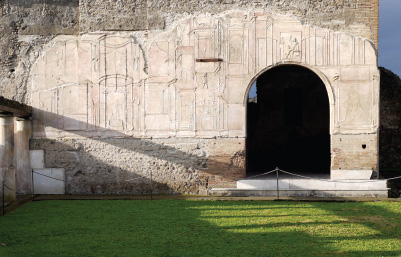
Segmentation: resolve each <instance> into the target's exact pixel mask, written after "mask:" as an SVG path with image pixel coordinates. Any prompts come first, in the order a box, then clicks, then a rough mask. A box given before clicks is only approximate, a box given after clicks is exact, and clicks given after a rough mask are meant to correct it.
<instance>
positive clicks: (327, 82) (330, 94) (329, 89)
mask: <svg viewBox="0 0 401 257" xmlns="http://www.w3.org/2000/svg"><path fill="white" fill-rule="evenodd" d="M285 65H296V66H301V67H304V68H306V69H308V70H310V71H311V72H313V73H315V74H316V75H317V76H318V77H319V78H320V79H321V80H322V82H323V84H324V86H325V88H326V92H327V95H328V97H329V105H330V134H332V133H333V126H334V113H335V97H334V92H333V87H332V85H331V83H330V80H329V79H328V78H327V76H326V75H325V74H324V73H323V72H322V71H320V70H319V69H317V68H315V67H312V66H310V65H307V64H305V63H300V62H281V63H276V64H274V65H270V66H267V67H266V68H264V69H262V70H260V71H259V72H257V73H256V74H255V75H254V76H253V77H252V78H251V80H250V82H249V84H248V85H247V87H246V90H245V93H244V98H243V105H244V107H245V114H246V113H247V102H248V96H249V91H250V90H251V88H252V85H253V84H254V83H255V82H256V80H257V79H258V78H259V77H260V76H261V75H262V74H264V73H265V72H267V71H269V70H271V69H273V68H276V67H280V66H285ZM245 122H246V118H245ZM246 133H247V131H246V130H245V134H246Z"/></svg>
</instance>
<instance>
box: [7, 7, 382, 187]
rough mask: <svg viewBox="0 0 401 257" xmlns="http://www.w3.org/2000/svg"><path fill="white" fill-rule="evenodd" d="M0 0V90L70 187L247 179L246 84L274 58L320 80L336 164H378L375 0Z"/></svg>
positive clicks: (48, 164)
mask: <svg viewBox="0 0 401 257" xmlns="http://www.w3.org/2000/svg"><path fill="white" fill-rule="evenodd" d="M0 5H1V7H2V16H1V20H0V25H1V26H3V28H4V29H3V30H1V32H0V33H3V35H2V37H1V41H0V47H1V49H2V52H1V53H0V59H1V61H0V64H1V71H0V72H1V73H0V94H1V95H3V96H5V97H8V98H11V99H16V100H19V101H22V102H25V103H28V104H30V105H32V106H33V107H34V109H33V136H34V138H33V139H32V141H31V148H32V149H44V150H45V151H46V168H60V167H62V168H65V172H66V178H67V192H68V193H146V192H148V191H147V190H148V187H147V185H148V183H147V180H148V179H149V176H148V175H149V171H150V170H153V171H155V172H156V173H155V180H156V181H157V183H159V184H158V186H157V187H156V188H157V190H158V191H157V192H169V193H172V192H177V193H190V192H191V193H199V192H204V190H205V189H206V188H208V187H211V186H210V185H211V183H216V182H219V181H220V182H221V181H232V180H233V179H236V178H239V177H244V176H245V159H244V158H245V145H244V142H245V137H246V99H247V93H248V90H249V87H250V85H251V84H252V82H253V81H254V80H255V79H256V78H257V77H258V76H259V75H260V74H261V73H262V72H264V71H266V70H267V69H269V68H271V67H274V66H277V65H282V64H296V65H302V66H304V67H307V68H309V69H310V70H312V71H313V72H315V73H316V74H318V76H319V77H320V78H321V79H322V81H323V82H324V84H325V86H326V89H327V91H328V95H329V99H330V133H331V134H332V135H333V137H337V136H338V137H340V136H342V135H345V136H344V138H349V140H348V141H347V142H346V143H344V144H343V143H338V142H337V141H335V142H334V141H333V142H334V143H333V144H332V151H333V150H335V151H336V152H335V156H332V160H334V161H333V162H332V169H337V168H338V169H342V168H344V169H375V161H374V158H373V157H375V156H377V148H370V147H371V145H373V144H374V141H375V140H377V139H376V138H377V127H378V102H379V99H378V96H379V94H378V88H379V87H378V78H379V74H378V71H377V54H376V48H377V19H378V1H377V0H320V1H310V0H296V1H294V0H291V1H290V0H264V1H244V0H224V1H209V0H196V1H195V0H192V1H179V0H169V1H150V0H148V1H136V0H125V1H122V0H116V1H100V0H80V1H78V0H75V1H69V0H33V1H24V0H16V1H11V0H3V1H0ZM338 141H339V142H341V140H340V139H339V140H338ZM354 143H355V145H357V146H355V145H354ZM362 144H367V145H368V147H369V148H367V149H368V151H371V152H370V154H369V155H367V157H366V155H364V153H365V152H367V151H365V152H362V153H360V152H359V151H361V150H355V151H354V150H353V149H356V147H360V145H362ZM350 145H352V146H350ZM347 147H349V149H348V148H347ZM358 149H359V148H358ZM360 155H363V156H364V157H362V159H361V163H360V164H359V165H357V163H356V161H354V160H355V158H359V156H360ZM336 158H337V159H336ZM372 158H373V159H372ZM336 160H338V161H336ZM135 176H139V177H141V179H142V182H143V183H142V184H131V182H127V181H130V179H134V178H135ZM173 178H178V179H179V180H177V181H176V182H171V181H168V180H171V179H173ZM184 180H185V181H187V182H188V181H191V183H187V184H184V185H183V184H182V183H183V182H182V181H184ZM102 181H103V184H102V183H101V182H102ZM104 181H107V183H106V182H104ZM132 181H134V180H132ZM135 181H136V180H135ZM198 181H200V182H202V183H205V184H204V185H203V184H202V187H200V186H198V185H200V183H198V184H197V183H195V184H194V183H192V182H198ZM109 182H110V183H109ZM108 183H109V184H108ZM113 183H114V184H113ZM132 183H136V182H132ZM95 184H96V185H95ZM133 185H134V186H133ZM218 186H224V182H223V183H220V184H219V185H218ZM116 188H120V189H118V190H117V189H116Z"/></svg>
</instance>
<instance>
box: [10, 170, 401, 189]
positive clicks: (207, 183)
mask: <svg viewBox="0 0 401 257" xmlns="http://www.w3.org/2000/svg"><path fill="white" fill-rule="evenodd" d="M277 171H279V172H283V173H285V174H288V175H291V176H295V177H300V178H305V179H309V180H318V181H324V182H335V183H372V182H373V183H375V182H381V181H379V180H366V181H357V182H356V181H343V180H330V179H318V178H312V177H308V176H304V175H299V174H295V173H291V172H288V171H285V170H281V169H278V168H276V169H274V170H271V171H268V172H265V173H262V174H259V175H255V176H252V177H247V178H243V179H233V180H225V181H189V180H178V179H174V180H170V181H165V182H164V183H168V182H181V183H190V184H206V185H213V184H221V183H234V182H237V181H239V180H249V179H253V178H256V177H260V176H264V175H268V174H271V173H273V172H277ZM33 173H36V174H38V175H41V176H44V177H47V178H50V179H54V180H57V181H61V182H67V181H66V180H62V179H58V178H54V177H51V176H48V175H45V174H42V173H39V172H36V171H33ZM399 178H401V176H399V177H393V178H389V179H385V180H394V179H399ZM144 179H150V178H147V177H138V178H133V179H127V180H123V181H113V182H103V183H96V185H107V184H116V183H117V184H118V183H122V182H130V181H136V180H144ZM74 183H78V184H79V183H81V184H88V183H90V182H74ZM5 186H6V185H5ZM6 187H7V186H6ZM7 188H8V189H9V190H13V189H10V188H9V187H7Z"/></svg>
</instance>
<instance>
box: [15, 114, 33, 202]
mask: <svg viewBox="0 0 401 257" xmlns="http://www.w3.org/2000/svg"><path fill="white" fill-rule="evenodd" d="M31 133H32V131H31V121H30V120H24V119H19V118H16V126H15V137H14V163H15V184H16V190H17V192H16V193H17V194H18V195H27V194H31V192H32V190H31V184H32V174H31V168H30V163H29V139H30V138H31Z"/></svg>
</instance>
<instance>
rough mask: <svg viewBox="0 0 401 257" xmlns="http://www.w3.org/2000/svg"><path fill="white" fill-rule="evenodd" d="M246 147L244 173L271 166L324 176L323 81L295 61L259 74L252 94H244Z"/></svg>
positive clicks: (326, 115) (326, 107)
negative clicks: (293, 63) (245, 100)
mask: <svg viewBox="0 0 401 257" xmlns="http://www.w3.org/2000/svg"><path fill="white" fill-rule="evenodd" d="M251 92H252V90H251ZM246 146H247V151H246V152H247V176H248V177H249V176H254V175H259V174H261V173H264V172H267V171H270V170H273V169H274V168H275V167H279V168H280V169H282V170H286V171H290V172H294V173H297V174H305V175H312V176H321V177H328V176H329V175H330V160H331V158H330V104H329V98H328V95H327V91H326V87H325V85H324V83H323V81H322V80H321V79H320V78H319V77H318V76H317V75H316V74H315V73H314V72H312V71H311V70H309V69H307V68H304V67H302V66H298V65H282V66H278V67H275V68H272V69H270V70H268V71H266V72H265V73H263V74H262V75H260V76H259V77H258V79H257V80H256V97H252V95H250V97H249V98H248V106H247V141H246Z"/></svg>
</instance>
